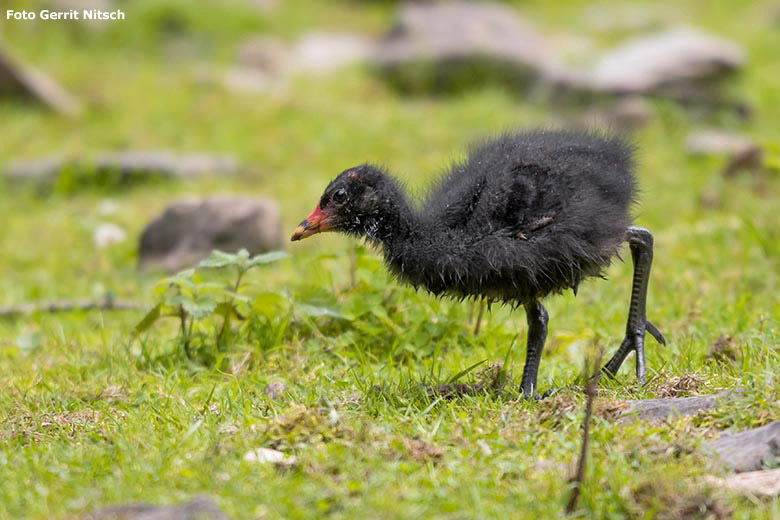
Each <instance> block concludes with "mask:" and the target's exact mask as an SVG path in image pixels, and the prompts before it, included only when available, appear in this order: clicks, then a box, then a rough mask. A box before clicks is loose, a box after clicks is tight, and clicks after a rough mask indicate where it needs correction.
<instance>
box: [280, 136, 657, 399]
mask: <svg viewBox="0 0 780 520" xmlns="http://www.w3.org/2000/svg"><path fill="white" fill-rule="evenodd" d="M633 151H634V150H633V147H632V146H631V145H630V144H628V143H626V142H625V141H623V140H621V139H619V138H617V137H613V136H607V135H599V134H594V133H587V132H572V131H536V132H525V133H514V134H506V135H503V136H501V137H498V138H495V139H491V140H487V141H484V142H482V143H480V144H477V145H476V146H474V147H473V148H472V150H471V151H470V153H469V155H468V157H467V159H466V160H465V161H463V162H459V163H456V164H454V165H453V166H452V167H451V168H450V170H449V171H448V172H446V173H445V174H443V175H442V176H441V177H440V178H439V179H438V181H436V182H435V183H434V184H433V186H432V187H431V189H430V190H429V192H428V194H427V196H426V197H425V198H424V199H423V200H422V201H421V202H420V203H419V204H413V203H412V202H411V201H409V199H408V198H407V195H406V193H405V190H404V189H403V186H402V185H401V184H400V183H399V182H398V181H397V180H396V179H394V178H393V177H391V176H390V175H388V174H387V172H385V171H384V170H383V169H381V168H379V167H377V166H373V165H369V164H365V165H362V166H356V167H354V168H350V169H348V170H346V171H344V172H342V173H341V174H340V175H339V176H338V177H336V178H335V179H334V180H333V181H332V182H331V183H330V184H329V185H328V187H327V188H326V189H325V192H324V193H323V195H322V198H321V199H320V202H319V205H318V206H317V207H316V208H315V210H314V211H313V212H312V214H311V215H310V216H309V217H308V218H307V219H306V220H304V221H303V222H302V223H301V225H300V226H299V227H298V229H296V231H295V234H294V235H293V237H292V239H293V240H300V239H302V238H305V237H307V236H310V235H312V234H315V233H318V232H321V231H341V232H344V233H348V234H351V235H355V236H360V237H365V238H366V239H367V240H368V241H369V242H371V243H373V244H376V245H378V246H380V247H381V249H382V251H383V252H384V257H385V262H386V264H387V266H388V268H389V270H390V271H391V272H392V273H393V274H394V275H395V276H396V277H397V278H398V279H400V280H401V281H403V282H406V283H409V284H411V285H413V286H415V287H421V288H424V289H427V290H428V291H430V292H432V293H434V294H436V295H447V296H452V297H456V298H461V299H462V298H485V299H486V300H487V301H488V302H492V301H501V302H505V303H509V304H511V305H513V306H519V305H523V306H524V307H525V309H526V314H527V319H528V349H527V354H526V365H525V369H524V371H523V381H522V383H521V386H522V390H523V393H524V395H526V396H532V395H534V391H535V388H536V377H537V371H538V366H539V360H540V358H541V352H542V348H543V346H544V342H545V338H546V336H547V320H548V316H547V311H546V310H545V309H544V306H543V305H542V304H541V299H542V298H544V297H545V296H547V295H548V294H551V293H556V292H560V291H563V290H565V289H573V290H574V291H575V293H576V290H577V286H578V285H579V283H580V282H581V281H582V280H583V279H585V278H588V277H592V276H601V275H602V273H603V271H604V269H605V268H606V267H607V266H608V265H609V264H610V262H611V260H612V258H614V257H615V256H616V255H617V254H618V250H619V248H620V246H621V244H622V243H623V242H624V241H628V242H629V245H630V247H631V256H632V259H633V262H634V279H633V285H632V294H631V303H630V307H629V317H628V321H627V324H626V336H625V338H624V340H623V343H622V344H621V346H620V348H619V349H618V351H617V353H616V354H615V355H614V356H613V358H612V359H611V360H610V361H609V362H608V363H607V365H606V366H605V368H604V370H605V371H606V372H607V373H609V374H615V373H616V372H617V370H618V369H619V368H620V366H621V364H622V363H623V361H624V360H625V358H626V356H627V355H628V354H629V353H630V352H636V354H637V365H636V370H637V378H638V379H639V380H640V381H642V382H643V381H644V378H645V363H644V335H645V332H646V331H649V332H650V333H651V334H652V335H653V336H654V337H655V338H656V339H657V340H658V341H660V342H664V341H665V340H664V338H663V335H662V334H661V333H660V332H659V331H658V329H657V328H656V327H655V326H654V325H652V324H651V323H650V322H649V321H647V319H646V315H645V302H646V296H647V286H648V281H649V276H650V267H651V264H652V257H653V237H652V234H651V233H650V232H649V231H648V230H646V229H643V228H637V227H632V226H631V220H632V219H631V207H632V205H633V203H634V202H635V199H636V193H637V187H636V181H635V178H634V161H633Z"/></svg>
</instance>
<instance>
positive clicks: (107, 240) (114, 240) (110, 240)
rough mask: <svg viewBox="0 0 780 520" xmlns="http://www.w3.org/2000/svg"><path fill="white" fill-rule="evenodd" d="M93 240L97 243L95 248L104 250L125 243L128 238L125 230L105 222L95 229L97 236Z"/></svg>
mask: <svg viewBox="0 0 780 520" xmlns="http://www.w3.org/2000/svg"><path fill="white" fill-rule="evenodd" d="M93 238H94V241H95V246H96V247H97V248H98V249H104V248H106V247H108V246H110V245H113V244H118V243H120V242H124V240H125V239H126V238H127V233H126V232H125V230H124V229H123V228H121V227H119V226H117V225H116V224H112V223H110V222H103V223H101V224H98V227H97V228H95V234H94V237H93Z"/></svg>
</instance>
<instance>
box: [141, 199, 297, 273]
mask: <svg viewBox="0 0 780 520" xmlns="http://www.w3.org/2000/svg"><path fill="white" fill-rule="evenodd" d="M284 244H285V241H284V238H283V236H282V228H281V219H280V215H279V207H278V205H277V204H276V202H274V201H273V200H271V199H262V198H259V199H252V198H247V197H233V196H212V197H207V198H204V199H185V200H180V201H177V202H174V203H172V204H170V205H169V206H168V207H167V208H165V209H164V210H163V212H162V213H160V214H159V215H158V216H157V217H155V218H154V219H153V220H152V222H150V223H149V224H148V225H147V226H146V228H145V229H144V231H143V233H142V234H141V240H140V245H139V248H138V251H139V264H140V266H141V267H142V268H150V267H157V268H162V269H165V270H168V271H177V270H180V269H183V268H185V267H191V266H193V265H194V264H196V263H197V262H199V261H200V260H202V259H204V258H206V257H207V256H208V255H209V254H210V253H211V251H213V250H215V249H218V250H220V251H224V252H226V253H235V252H238V251H239V250H241V249H246V250H247V251H249V253H250V254H252V255H256V254H260V253H265V252H268V251H273V250H279V249H282V248H283V247H284Z"/></svg>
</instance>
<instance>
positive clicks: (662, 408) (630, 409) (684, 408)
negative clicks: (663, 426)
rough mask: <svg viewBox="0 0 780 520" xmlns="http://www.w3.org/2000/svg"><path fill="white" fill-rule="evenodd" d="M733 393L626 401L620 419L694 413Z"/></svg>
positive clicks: (646, 419) (662, 418)
mask: <svg viewBox="0 0 780 520" xmlns="http://www.w3.org/2000/svg"><path fill="white" fill-rule="evenodd" d="M731 394H732V392H729V391H725V392H720V393H719V394H715V395H707V396H697V397H673V398H669V399H641V400H636V401H626V403H627V404H628V406H627V407H626V408H625V409H623V410H622V412H621V414H620V420H621V421H626V420H631V419H641V420H644V421H664V420H666V419H668V418H670V417H684V416H686V415H694V414H696V413H698V412H699V411H701V410H709V409H710V408H713V407H714V406H715V405H716V404H718V400H719V399H722V398H724V397H728V396H729V395H731Z"/></svg>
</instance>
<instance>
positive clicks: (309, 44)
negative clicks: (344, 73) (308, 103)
mask: <svg viewBox="0 0 780 520" xmlns="http://www.w3.org/2000/svg"><path fill="white" fill-rule="evenodd" d="M375 49H376V42H375V41H374V40H373V39H371V38H368V37H366V36H363V35H360V34H350V33H328V32H312V33H309V34H306V35H305V36H304V37H303V38H301V39H300V40H298V42H297V43H296V44H295V46H294V47H293V49H292V59H291V67H292V69H293V71H298V72H309V73H325V72H330V71H333V70H335V69H338V68H341V67H346V66H349V65H355V64H359V63H365V62H367V61H368V59H369V58H370V57H371V56H372V55H373V53H374V52H375Z"/></svg>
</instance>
